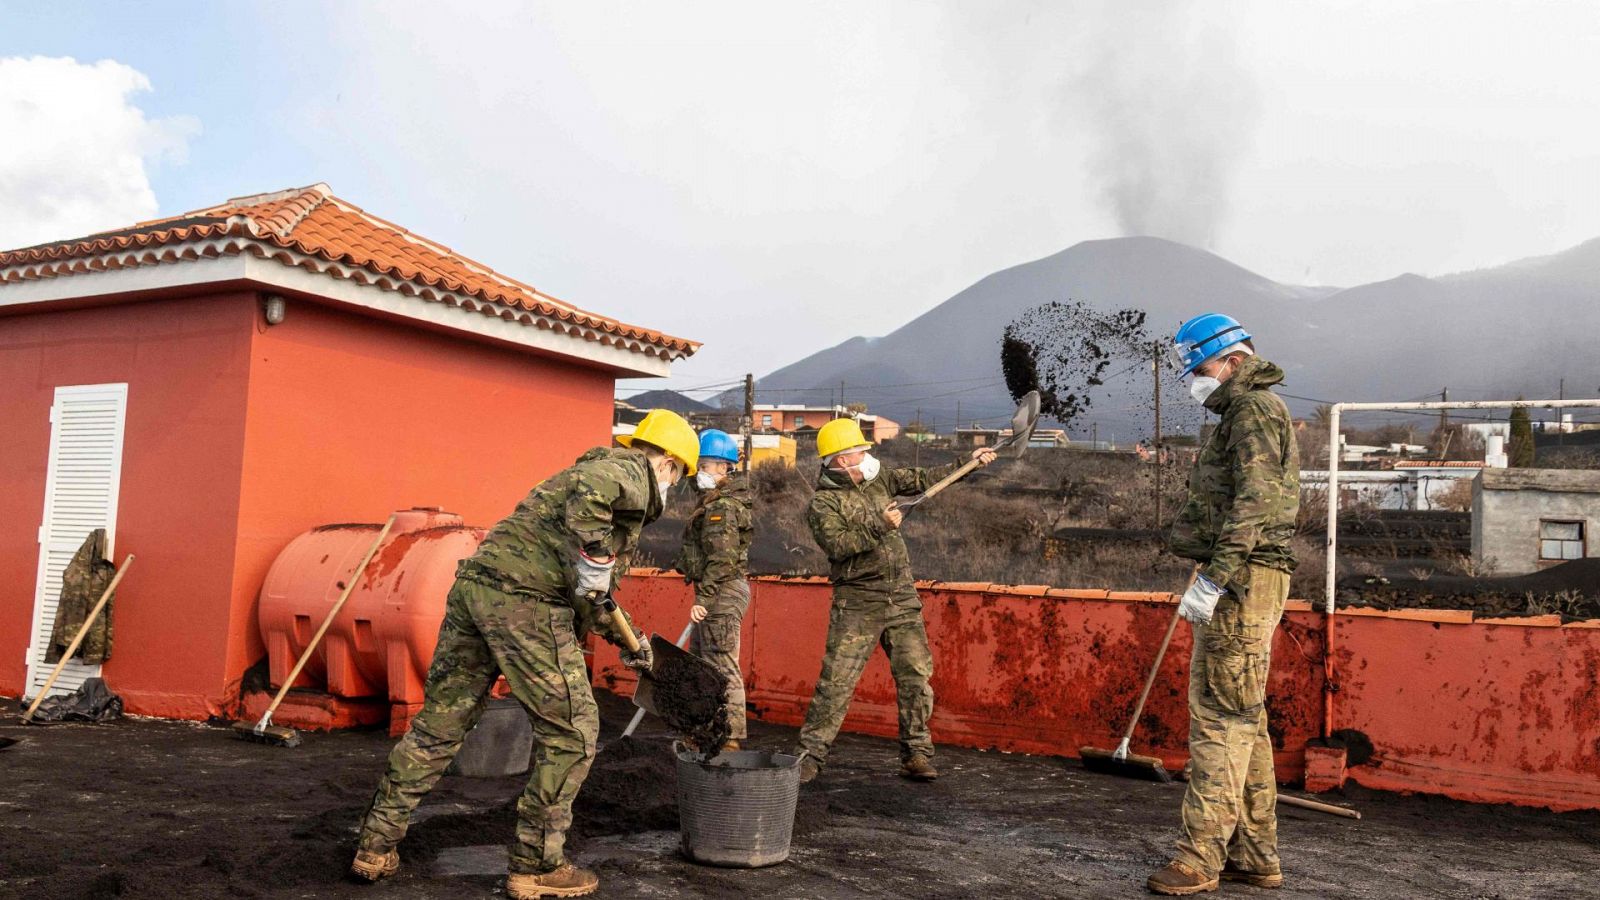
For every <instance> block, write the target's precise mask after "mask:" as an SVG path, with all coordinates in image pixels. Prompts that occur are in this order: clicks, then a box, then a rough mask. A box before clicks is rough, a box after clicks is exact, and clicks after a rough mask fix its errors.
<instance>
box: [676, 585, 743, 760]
mask: <svg viewBox="0 0 1600 900" xmlns="http://www.w3.org/2000/svg"><path fill="white" fill-rule="evenodd" d="M695 602H696V603H698V604H700V605H701V606H704V607H705V608H706V617H705V619H704V620H703V621H702V622H701V623H700V624H699V625H697V626H695V628H694V630H693V631H692V632H690V635H689V652H690V653H693V654H694V655H695V656H698V657H700V658H701V659H703V660H705V661H706V662H709V663H711V664H712V665H713V666H716V667H717V671H719V672H721V673H722V674H723V676H724V677H725V678H727V679H728V707H727V708H728V737H730V738H732V739H733V740H736V741H742V740H744V739H745V738H746V737H748V736H749V731H748V729H747V726H746V724H745V710H744V672H743V671H741V670H740V668H739V629H741V628H742V627H744V612H745V610H746V609H747V608H749V606H750V582H748V581H745V580H744V579H743V578H740V579H737V580H735V581H733V582H730V583H728V584H726V585H723V586H722V587H721V588H719V589H718V591H717V593H716V594H714V595H710V596H703V597H702V596H698V595H696V597H695Z"/></svg>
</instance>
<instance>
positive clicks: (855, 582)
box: [800, 418, 994, 781]
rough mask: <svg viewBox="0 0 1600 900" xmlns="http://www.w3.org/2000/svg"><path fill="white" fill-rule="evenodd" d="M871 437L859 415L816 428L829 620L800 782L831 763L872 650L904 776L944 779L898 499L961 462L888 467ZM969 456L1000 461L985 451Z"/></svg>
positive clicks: (816, 508) (803, 738)
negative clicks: (885, 662)
mask: <svg viewBox="0 0 1600 900" xmlns="http://www.w3.org/2000/svg"><path fill="white" fill-rule="evenodd" d="M871 448H872V442H871V441H869V440H867V438H866V435H864V434H862V433H861V426H860V424H858V423H857V422H856V420H855V419H848V418H847V419H834V420H833V421H831V422H829V423H828V424H826V425H824V426H822V428H820V429H819V430H818V431H817V455H818V456H820V457H822V473H821V475H820V476H819V477H818V478H817V492H816V493H815V494H814V495H812V498H811V505H810V507H809V508H808V509H807V510H806V523H807V524H808V525H810V526H811V535H812V537H813V538H815V539H816V542H817V545H818V546H820V547H821V548H822V550H823V552H824V553H826V554H827V555H828V563H829V580H830V581H832V582H833V610H832V613H831V614H830V616H829V619H828V643H827V650H826V652H825V653H824V655H823V659H822V674H821V675H819V676H818V678H817V688H816V691H815V692H814V693H813V694H812V697H811V706H810V707H809V708H808V709H807V710H806V723H805V726H804V727H803V728H801V729H800V749H802V750H804V751H805V756H804V758H803V760H802V762H801V764H800V765H801V773H800V778H801V780H802V781H810V780H811V779H813V778H815V777H816V776H817V774H818V773H819V772H820V771H821V770H822V767H823V766H824V765H826V764H827V761H828V750H829V748H830V747H831V746H832V745H833V740H834V738H835V737H837V736H838V734H839V727H840V726H841V725H842V724H843V723H844V715H845V711H846V710H848V709H849V707H850V698H851V697H852V696H853V695H854V694H855V690H856V682H858V681H860V680H861V673H862V671H863V670H864V669H866V667H867V660H869V659H870V658H871V657H872V650H873V648H874V647H877V646H882V647H883V649H884V652H885V653H887V654H888V656H889V671H890V673H891V674H893V675H894V682H895V694H896V696H897V697H898V699H899V708H900V774H901V775H903V776H904V777H906V778H909V779H912V780H914V781H932V780H933V779H935V778H937V777H938V776H939V773H938V771H937V770H935V769H934V767H933V738H932V736H931V735H930V734H929V733H928V719H929V717H931V716H932V715H933V688H932V687H931V686H930V684H929V681H930V680H931V679H932V677H933V651H932V650H931V649H930V648H929V647H928V632H927V628H926V627H925V626H924V624H923V621H922V600H921V599H920V598H919V597H918V596H917V588H916V584H915V583H914V582H913V581H912V579H911V557H910V555H909V554H908V553H907V552H906V542H905V540H904V539H903V538H901V537H900V521H901V517H902V515H903V514H902V513H901V511H900V510H899V509H898V508H896V506H895V502H894V498H895V497H897V496H901V495H905V494H916V493H920V492H921V491H925V490H927V489H928V488H929V487H931V486H932V485H933V484H934V483H935V482H937V481H939V480H940V479H942V478H944V477H945V476H947V475H949V474H950V473H952V472H954V471H955V470H956V469H957V468H959V465H960V464H959V463H952V464H951V465H948V466H939V467H934V468H909V467H907V468H901V467H895V466H883V465H880V464H879V462H878V459H877V457H875V456H873V455H872V454H871V453H870V452H868V451H869V450H870V449H871ZM972 457H973V458H974V459H976V460H978V461H979V462H980V464H982V465H987V464H988V463H989V462H990V461H992V460H993V459H994V451H993V450H991V449H989V448H987V447H984V448H981V449H979V450H976V451H973V454H972Z"/></svg>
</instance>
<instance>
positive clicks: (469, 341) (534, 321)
mask: <svg viewBox="0 0 1600 900" xmlns="http://www.w3.org/2000/svg"><path fill="white" fill-rule="evenodd" d="M697 348H698V345H697V344H695V343H693V342H690V341H686V340H683V339H680V338H675V337H671V336H668V335H664V334H660V333H658V332H654V331H650V330H647V329H644V328H639V327H636V326H632V325H627V324H624V323H622V322H618V321H616V320H614V319H610V318H606V317H604V316H600V315H597V314H595V313H590V312H586V311H584V310H581V309H578V308H576V307H574V306H572V305H570V304H567V303H564V302H562V301H560V300H557V299H555V298H553V297H550V296H548V295H545V294H543V293H540V292H539V291H537V290H535V289H534V288H532V287H530V286H528V285H526V284H523V283H521V282H518V281H515V280H513V279H511V278H508V277H506V276H503V275H500V274H497V273H496V272H494V271H493V270H491V269H489V268H488V267H487V266H483V265H481V264H479V263H476V262H473V261H471V260H469V259H466V258H464V257H462V256H460V255H458V254H456V253H453V252H452V251H450V250H449V249H448V248H446V247H442V246H440V245H438V244H434V243H431V242H429V241H427V240H425V239H423V238H420V237H418V236H416V235H413V234H410V233H409V232H407V231H406V230H405V229H403V228H400V227H399V226H397V225H394V224H392V223H389V222H386V221H384V220H382V219H379V218H377V217H375V216H372V215H370V214H368V213H366V212H363V211H362V210H360V209H358V208H356V207H355V206H353V205H351V204H349V203H346V202H345V201H343V200H340V199H339V198H337V197H335V196H333V195H332V193H331V192H330V191H329V190H328V188H327V186H326V185H320V184H319V185H314V186H312V187H309V188H302V189H295V190H288V191H282V192H278V193H274V194H263V195H258V196H253V197H244V198H239V199H235V200H231V201H229V202H227V203H224V204H222V205H219V206H215V207H211V208H208V209H203V210H198V211H195V212H192V213H187V214H184V215H181V216H176V217H173V218H169V219H163V220H159V221H155V222H147V223H143V224H140V225H136V226H133V227H130V228H126V229H122V230H118V231H112V232H106V233H103V234H98V235H92V236H89V237H86V238H82V239H77V240H70V241H61V242H56V243H50V244H44V245H40V246H36V247H28V248H24V249H20V250H13V251H9V252H0V384H3V385H5V390H4V391H0V483H3V484H5V485H6V490H4V491H0V694H3V695H9V696H18V695H22V694H25V693H26V694H31V693H33V692H34V691H35V690H37V688H38V686H39V685H41V684H42V683H43V681H44V678H45V676H46V675H47V674H48V671H49V667H48V666H45V665H43V663H42V651H41V648H42V646H43V644H44V642H45V641H46V640H47V639H48V637H49V634H50V630H51V624H52V622H53V618H54V614H55V601H56V595H57V592H58V590H59V583H60V572H61V569H62V568H63V567H64V565H65V564H66V562H67V561H68V560H69V559H70V558H71V556H72V553H73V552H74V551H75V550H76V549H77V547H78V545H79V544H80V543H81V542H82V540H83V538H84V536H85V535H86V534H87V533H88V531H89V530H90V529H92V528H97V527H104V528H106V529H107V531H108V535H109V538H110V541H109V544H110V549H111V552H112V554H113V558H114V559H115V560H116V561H117V562H118V564H119V565H120V564H121V561H122V559H123V558H124V556H125V555H126V554H129V553H133V554H135V555H137V557H138V560H137V562H136V564H135V566H134V568H133V569H132V570H131V571H130V572H129V574H128V576H127V578H126V580H125V581H124V582H123V584H122V587H121V588H120V589H119V590H118V596H117V601H116V606H115V619H114V625H115V645H114V648H113V654H112V657H111V659H109V660H108V661H107V662H106V663H105V664H104V666H103V673H100V674H103V676H104V677H105V679H106V681H107V684H108V685H109V686H110V687H111V688H112V690H114V691H116V692H117V693H119V694H120V695H121V696H122V697H123V699H124V701H125V702H126V705H127V708H128V710H129V711H130V712H134V713H142V714H147V715H159V716H173V717H187V718H204V717H207V716H213V715H229V714H231V713H232V712H233V711H234V710H233V706H234V704H235V703H236V701H237V697H238V693H239V680H240V678H241V675H242V674H243V672H244V671H245V670H246V669H247V668H249V667H250V666H251V665H253V664H254V663H256V662H257V661H258V660H260V659H261V658H262V656H263V653H264V650H263V647H262V643H261V639H260V636H259V634H258V628H257V623H256V603H257V595H258V592H259V591H260V588H261V583H262V580H263V577H264V576H265V573H266V570H267V567H268V566H269V565H270V564H271V563H272V560H273V559H274V557H275V556H276V555H277V554H278V552H279V551H280V550H282V549H283V547H284V546H285V545H286V544H287V543H288V541H289V540H290V539H291V538H293V537H294V536H295V535H297V534H299V533H301V532H303V531H305V530H306V529H308V528H311V527H314V526H317V525H322V524H326V523H335V522H368V521H375V520H382V518H383V517H384V516H386V515H387V514H388V513H389V512H390V511H391V510H394V509H403V508H407V507H412V506H418V505H430V506H443V507H444V508H445V509H447V510H450V511H452V512H456V513H459V514H461V515H462V516H464V517H465V518H466V520H467V521H468V522H472V523H483V524H490V523H493V522H494V521H496V520H498V519H499V518H501V517H502V516H504V515H505V514H506V513H507V512H509V511H510V510H511V508H512V507H513V506H514V505H515V504H516V503H517V501H518V500H520V499H521V498H522V497H523V495H524V494H525V493H526V492H527V491H528V489H529V488H530V487H531V486H532V485H533V484H535V483H536V482H537V481H539V480H540V479H541V478H543V477H545V476H546V475H548V474H550V473H551V472H553V471H555V470H557V469H558V468H560V467H562V466H564V465H566V464H568V463H569V462H571V460H572V459H573V458H574V457H575V456H577V455H578V454H579V453H581V452H582V451H583V450H584V449H586V448H588V447H591V446H595V445H606V444H608V443H609V434H610V427H611V415H612V396H613V393H614V381H615V379H617V378H618V377H639V376H648V375H666V374H668V371H669V369H670V366H671V364H672V363H673V362H674V361H676V360H679V359H682V358H684V357H686V356H688V355H690V354H692V353H693V352H694V351H695V350H696V349H697ZM97 668H100V667H95V668H91V667H86V666H80V665H78V664H73V665H70V666H69V667H68V671H67V674H65V675H64V676H63V677H62V680H61V681H60V682H58V687H65V688H68V689H70V688H71V687H74V686H75V685H77V684H78V683H80V682H81V680H82V679H83V678H85V677H88V676H90V675H93V674H97V671H96V669H97Z"/></svg>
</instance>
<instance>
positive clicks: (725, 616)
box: [677, 472, 755, 741]
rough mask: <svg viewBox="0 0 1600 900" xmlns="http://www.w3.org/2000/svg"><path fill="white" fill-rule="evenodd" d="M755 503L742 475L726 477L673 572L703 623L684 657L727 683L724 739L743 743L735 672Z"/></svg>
mask: <svg viewBox="0 0 1600 900" xmlns="http://www.w3.org/2000/svg"><path fill="white" fill-rule="evenodd" d="M753 506H754V498H753V497H752V496H751V493H750V486H749V483H748V481H747V479H746V477H745V474H744V473H743V472H730V473H729V474H728V477H727V478H726V479H724V480H723V482H722V484H721V485H719V486H717V487H716V488H714V489H712V490H709V491H707V492H705V494H704V495H702V496H701V498H700V504H699V506H697V507H696V508H695V511H694V514H693V515H692V516H690V517H689V524H688V525H686V526H684V529H683V549H682V551H681V552H680V554H679V556H678V562H677V568H678V571H680V572H682V573H683V577H684V579H685V580H687V581H688V582H689V583H691V584H693V585H694V602H695V603H698V604H699V605H701V606H704V607H705V608H706V617H705V619H704V620H702V621H701V622H700V624H699V625H698V626H697V627H696V628H695V629H694V631H693V632H692V633H691V637H690V639H689V651H690V652H691V653H693V654H695V655H696V656H699V657H701V658H702V659H705V660H706V661H708V662H710V663H711V664H712V665H714V666H716V667H717V670H718V671H720V672H722V674H723V675H724V676H726V677H727V679H728V729H729V730H728V737H730V738H732V739H734V740H739V741H742V740H744V739H745V737H747V736H748V732H747V729H746V725H745V709H744V673H743V672H741V671H740V669H739V629H740V628H741V627H742V626H743V624H744V613H745V610H746V609H747V608H749V606H750V582H749V581H748V580H746V575H747V573H748V572H749V564H750V537H751V535H752V533H753V532H754V531H755V522H754V518H753V516H752V515H751V508H752V507H753Z"/></svg>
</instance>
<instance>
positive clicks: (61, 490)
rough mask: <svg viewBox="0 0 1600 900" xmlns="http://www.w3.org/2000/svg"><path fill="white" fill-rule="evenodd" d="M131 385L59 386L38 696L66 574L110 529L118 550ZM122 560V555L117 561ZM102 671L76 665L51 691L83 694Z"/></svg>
mask: <svg viewBox="0 0 1600 900" xmlns="http://www.w3.org/2000/svg"><path fill="white" fill-rule="evenodd" d="M127 406H128V386H127V385H126V384H90V385H74V386H71V387H58V388H56V394H55V405H53V406H52V407H51V408H50V465H49V472H48V474H47V475H46V477H45V489H44V522H43V525H42V526H41V527H40V529H39V573H38V580H37V586H36V588H35V589H34V600H33V641H32V642H31V644H30V646H29V647H28V690H27V693H28V694H29V695H30V696H31V695H33V694H35V693H37V691H38V690H39V688H40V687H42V686H43V685H44V682H45V680H46V679H47V678H49V677H50V670H51V669H52V668H54V665H53V664H52V665H46V664H45V662H44V653H45V646H46V645H47V644H48V643H49V642H50V632H51V630H52V629H53V628H54V626H55V621H56V604H57V602H58V601H59V600H60V599H61V573H62V572H63V571H64V570H65V569H66V567H67V563H69V562H71V561H72V556H73V554H75V553H77V552H78V548H79V547H81V546H82V545H83V540H84V538H86V537H88V536H89V532H91V531H93V530H94V529H96V528H104V529H105V530H106V553H107V555H111V554H112V553H113V550H114V549H115V546H116V535H117V530H116V529H117V491H118V488H119V483H120V481H121V477H122V434H123V426H124V423H125V421H126V418H127ZM113 558H114V557H113ZM98 674H100V667H99V666H85V665H82V664H80V663H78V662H75V661H74V662H69V663H67V665H66V667H65V668H63V669H62V670H61V677H59V678H57V679H56V683H55V684H54V685H53V686H52V687H51V688H50V693H52V694H60V693H68V692H71V691H74V690H77V688H78V686H79V685H81V684H83V681H84V679H85V678H91V677H93V676H96V675H98Z"/></svg>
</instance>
